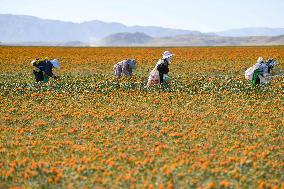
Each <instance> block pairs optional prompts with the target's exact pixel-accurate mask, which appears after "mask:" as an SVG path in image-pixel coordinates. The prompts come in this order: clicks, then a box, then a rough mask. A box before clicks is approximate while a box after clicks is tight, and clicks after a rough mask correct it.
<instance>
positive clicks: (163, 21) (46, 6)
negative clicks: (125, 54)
mask: <svg viewBox="0 0 284 189" xmlns="http://www.w3.org/2000/svg"><path fill="white" fill-rule="evenodd" d="M6 13H9V14H22V15H32V16H37V17H41V18H49V19H57V20H64V21H73V22H83V21H90V20H101V21H105V22H120V23H123V24H125V25H128V26H132V25H147V26H149V25H154V26H164V27H170V28H180V29H190V30H200V31H202V32H215V31H222V30H226V29H232V28H242V27H259V26H261V27H282V28H284V0H0V14H6ZM0 27H1V26H0Z"/></svg>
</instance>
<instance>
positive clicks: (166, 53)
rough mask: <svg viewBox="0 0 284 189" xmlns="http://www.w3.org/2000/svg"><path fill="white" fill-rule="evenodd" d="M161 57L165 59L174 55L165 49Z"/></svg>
mask: <svg viewBox="0 0 284 189" xmlns="http://www.w3.org/2000/svg"><path fill="white" fill-rule="evenodd" d="M162 56H163V59H166V58H170V57H172V56H174V54H172V53H171V52H170V51H165V52H164V53H163V54H162Z"/></svg>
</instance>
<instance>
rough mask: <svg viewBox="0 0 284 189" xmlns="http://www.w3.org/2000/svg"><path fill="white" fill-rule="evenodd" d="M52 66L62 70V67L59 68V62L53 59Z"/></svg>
mask: <svg viewBox="0 0 284 189" xmlns="http://www.w3.org/2000/svg"><path fill="white" fill-rule="evenodd" d="M50 62H51V64H52V65H53V67H55V68H57V69H60V66H59V61H58V60H57V59H53V60H51V61H50Z"/></svg>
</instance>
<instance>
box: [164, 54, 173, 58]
mask: <svg viewBox="0 0 284 189" xmlns="http://www.w3.org/2000/svg"><path fill="white" fill-rule="evenodd" d="M172 56H174V54H170V55H167V56H165V55H163V58H170V57H172Z"/></svg>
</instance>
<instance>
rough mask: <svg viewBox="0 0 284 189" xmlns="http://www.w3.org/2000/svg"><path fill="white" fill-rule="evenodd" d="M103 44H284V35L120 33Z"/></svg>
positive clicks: (105, 39)
mask: <svg viewBox="0 0 284 189" xmlns="http://www.w3.org/2000/svg"><path fill="white" fill-rule="evenodd" d="M99 45H102V46H241V45H244V46H245V45H284V35H282V36H276V37H270V36H269V37H260V36H256V37H221V36H212V35H179V36H175V37H162V38H152V37H149V36H147V35H145V34H143V33H134V34H131V33H118V34H113V35H111V36H109V37H106V38H104V39H103V40H102V42H101V43H100V44H99Z"/></svg>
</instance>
